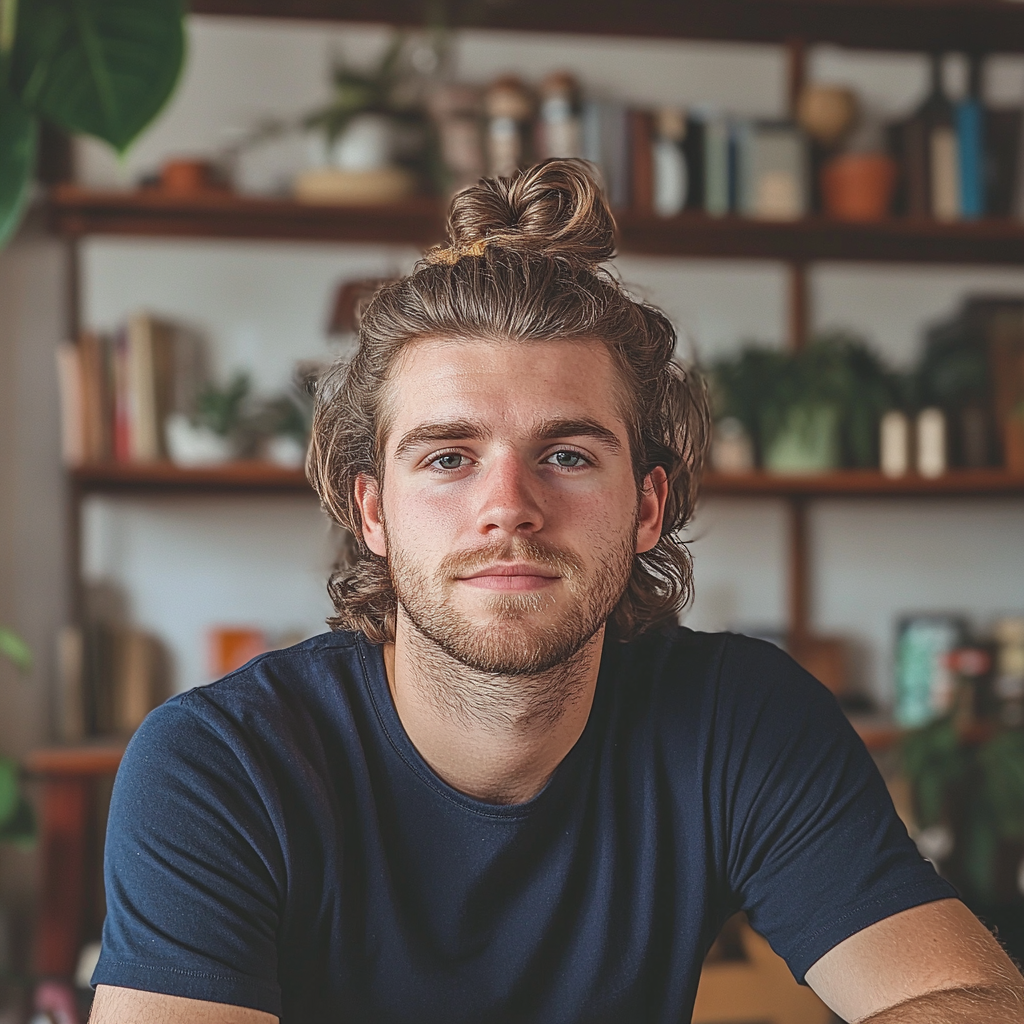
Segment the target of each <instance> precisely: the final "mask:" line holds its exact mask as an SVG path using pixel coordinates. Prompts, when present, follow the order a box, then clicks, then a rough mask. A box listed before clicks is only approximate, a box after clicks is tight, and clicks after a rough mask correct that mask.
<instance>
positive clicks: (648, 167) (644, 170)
mask: <svg viewBox="0 0 1024 1024" xmlns="http://www.w3.org/2000/svg"><path fill="white" fill-rule="evenodd" d="M627 116H628V124H629V143H630V146H629V148H630V185H631V186H632V187H631V192H632V200H633V201H632V203H631V206H632V208H633V212H634V213H637V214H639V215H640V216H645V217H649V216H651V215H652V214H653V212H654V156H653V152H652V146H653V136H654V132H653V125H652V119H651V115H650V114H649V113H648V112H647V111H646V110H630V111H629V113H628V115H627Z"/></svg>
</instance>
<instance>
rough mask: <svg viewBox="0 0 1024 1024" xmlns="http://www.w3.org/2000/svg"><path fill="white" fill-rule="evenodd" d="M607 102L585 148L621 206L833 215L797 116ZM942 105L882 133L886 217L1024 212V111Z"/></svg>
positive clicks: (774, 216) (819, 157)
mask: <svg viewBox="0 0 1024 1024" xmlns="http://www.w3.org/2000/svg"><path fill="white" fill-rule="evenodd" d="M597 109H599V110H601V121H600V123H601V124H604V125H608V127H606V128H605V131H604V134H603V135H600V136H597V137H598V138H599V139H600V140H601V142H600V145H594V146H591V147H589V148H587V149H585V150H584V153H583V155H584V156H585V157H587V158H588V159H591V160H594V161H595V162H596V163H597V164H598V166H599V167H600V168H601V170H602V174H603V176H604V178H605V182H606V187H607V188H608V190H609V195H610V198H611V200H612V202H613V205H615V206H617V207H619V208H620V209H630V210H632V211H634V212H636V213H638V214H656V215H659V216H673V215H675V214H678V213H680V212H681V211H683V210H697V211H702V212H704V213H706V214H710V215H712V216H722V215H725V214H738V215H740V216H747V217H754V218H762V219H770V220H792V219H797V218H799V217H804V216H807V215H809V214H812V213H821V212H823V203H822V198H821V186H820V176H821V171H822V168H823V167H824V165H825V163H826V160H827V157H828V154H826V153H824V152H823V151H822V150H821V148H820V147H819V146H817V145H816V144H815V143H814V142H813V141H812V140H811V139H809V138H808V137H807V135H806V134H805V133H804V132H803V131H802V130H801V128H800V127H799V126H798V125H796V124H795V123H793V122H790V121H784V120H778V121H769V120H751V119H747V118H733V117H728V116H724V115H714V116H707V115H702V114H692V113H691V114H687V113H686V112H684V111H680V110H659V111H643V110H633V109H625V108H618V109H616V108H614V106H609V105H607V104H606V105H603V107H598V108H597ZM935 109H936V108H935V105H934V104H933V105H930V106H929V107H928V109H927V110H926V111H925V112H919V113H917V114H915V115H914V116H912V117H910V118H908V119H906V120H901V121H896V122H893V123H890V124H888V125H885V126H884V129H883V130H882V131H881V132H880V133H879V135H880V137H881V139H882V143H883V145H884V149H882V147H881V146H880V151H881V152H884V153H885V154H886V155H887V156H889V157H890V158H891V159H892V160H893V162H894V168H895V171H896V174H895V188H894V189H893V193H892V197H891V200H890V201H889V202H888V204H887V205H888V210H887V212H888V213H889V214H894V215H906V216H912V217H924V218H933V219H936V220H943V221H953V220H968V219H975V218H978V217H1022V216H1024V160H1022V159H1021V148H1022V143H1024V139H1022V133H1021V126H1022V121H1024V112H1022V111H1021V110H1017V109H1004V110H985V109H984V108H982V107H981V105H980V104H978V103H976V102H973V101H964V102H962V103H960V104H958V105H956V106H954V105H950V106H949V107H948V109H947V113H948V115H949V116H948V118H946V117H942V116H937V115H936V114H935ZM616 118H618V120H619V124H618V125H616V124H615V121H616ZM616 141H617V143H618V145H616V144H615V143H616Z"/></svg>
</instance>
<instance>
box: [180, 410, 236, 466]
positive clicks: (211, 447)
mask: <svg viewBox="0 0 1024 1024" xmlns="http://www.w3.org/2000/svg"><path fill="white" fill-rule="evenodd" d="M164 435H165V437H166V438H167V452H168V454H169V455H170V457H171V461H172V462H173V463H175V465H178V466H217V465H220V464H221V463H223V462H230V461H231V459H233V458H234V455H235V446H234V444H232V442H231V439H230V438H227V437H222V436H221V435H220V434H215V433H214V432H213V431H212V430H210V428H209V427H197V426H195V425H194V424H193V423H192V422H191V420H189V418H188V417H187V416H185V415H184V414H183V413H174V414H172V415H171V416H168V417H167V420H166V422H165V423H164Z"/></svg>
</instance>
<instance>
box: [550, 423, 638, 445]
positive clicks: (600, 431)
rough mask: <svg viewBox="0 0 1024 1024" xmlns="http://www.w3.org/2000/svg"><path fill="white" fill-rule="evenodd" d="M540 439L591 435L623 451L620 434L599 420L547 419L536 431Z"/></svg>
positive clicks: (604, 443)
mask: <svg viewBox="0 0 1024 1024" xmlns="http://www.w3.org/2000/svg"><path fill="white" fill-rule="evenodd" d="M534 436H535V437H536V438H537V440H538V441H554V440H556V439H557V438H560V437H591V438H594V440H596V441H600V442H601V443H602V444H603V445H605V447H607V448H610V449H611V450H612V451H613V452H621V451H622V442H621V441H620V440H619V438H618V436H617V435H616V434H615V433H614V432H613V431H611V430H609V429H608V428H607V427H605V426H602V425H601V424H600V423H598V422H597V420H546V421H545V422H544V423H542V424H541V425H540V426H539V427H538V428H537V430H536V431H535V433H534Z"/></svg>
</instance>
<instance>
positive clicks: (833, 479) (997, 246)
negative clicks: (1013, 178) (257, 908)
mask: <svg viewBox="0 0 1024 1024" xmlns="http://www.w3.org/2000/svg"><path fill="white" fill-rule="evenodd" d="M445 6H446V11H447V17H448V24H449V25H450V26H451V27H455V28H458V27H480V28H488V29H514V30H519V31H539V32H572V33H588V34H595V35H605V36H616V37H626V36H634V37H655V38H687V39H699V40H719V41H730V42H740V43H759V44H766V43H767V44H780V45H783V46H785V47H786V50H787V54H788V68H789V83H788V84H789V95H790V98H791V99H793V98H795V97H796V96H797V95H798V94H799V90H800V87H801V84H802V83H803V81H804V71H805V56H806V52H807V48H808V47H809V46H811V45H813V44H816V43H832V44H837V45H839V46H845V47H861V48H870V49H877V50H890V51H892V50H913V51H919V52H929V51H932V52H938V51H959V52H967V53H990V52H1016V53H1022V52H1024V3H1019V2H1013V0H634V2H632V3H629V4H623V3H621V2H612V0H596V2H595V0H558V2H557V3H552V2H550V0H514V2H513V0H493V2H487V3H480V2H479V0H450V2H449V3H448V4H446V5H445ZM190 9H191V10H192V11H193V12H194V13H198V14H214V15H244V16H257V17H269V18H300V19H301V18H304V19H320V20H341V21H350V22H369V23H378V24H380V23H384V24H390V25H396V26H406V27H422V26H423V24H424V17H425V14H424V12H425V8H424V5H423V3H422V0H192V2H191V4H190ZM49 216H50V221H51V225H52V227H53V230H54V231H55V232H56V233H57V234H59V235H61V236H63V237H64V238H65V239H66V240H67V241H68V250H69V255H70V264H71V273H70V275H69V279H70V289H69V290H70V295H69V317H68V324H67V328H68V334H69V336H74V335H75V334H76V333H77V329H78V326H79V325H78V309H79V305H80V302H79V295H78V280H79V277H78V264H79V261H78V252H79V246H78V243H79V241H80V240H81V239H83V238H85V237H87V236H91V235H107V236H120V237H148V238H165V239H243V240H250V241H271V242H273V241H300V242H323V243H351V242H355V243H362V242H366V243H375V244H403V245H411V246H417V247H420V248H423V247H426V246H428V245H430V244H433V243H436V242H440V241H442V240H443V235H444V212H443V210H442V208H441V205H440V204H439V202H438V201H436V200H434V199H430V198H424V199H419V200H415V201H412V202H408V203H404V204H402V205H400V206H393V207H339V206H313V205H305V204H300V203H296V202H292V201H289V200H285V199H264V198H256V197H248V196H240V195H235V194H232V193H216V194H210V195H206V196H198V197H192V196H189V197H181V196H172V195H167V194H164V193H161V192H160V191H158V190H152V191H134V192H125V191H120V192H113V191H96V190H90V189H85V188H81V187H78V186H75V185H72V184H64V185H59V186H56V187H55V188H53V189H52V191H51V193H50V196H49ZM618 224H619V243H620V247H621V249H622V250H623V251H624V252H631V253H642V254H650V255H662V256H679V257H695V258H705V259H707V258H712V259H713V258H730V259H756V260H778V261H782V262H783V263H784V264H785V265H786V266H787V268H788V270H789V277H790V287H789V313H790V342H791V344H792V345H793V346H794V347H799V346H801V345H802V344H803V343H804V342H805V341H806V337H807V333H808V324H809V323H810V320H811V318H810V315H809V312H808V305H809V303H808V286H807V277H806V271H807V267H808V265H809V264H810V263H812V262H814V261H819V260H828V261H868V262H914V263H936V264H940V263H945V264H951V263H955V264H993V265H1022V264H1024V225H1021V224H1019V223H1013V222H1009V221H999V222H997V221H984V222H977V223H958V224H937V223H935V222H932V221H913V220H908V219H900V220H896V219H894V220H890V221H886V222H884V223H879V224H866V225H854V224H840V223H835V222H832V221H828V220H826V219H824V218H810V219H807V220H803V221H799V222H795V223H769V222H763V221H753V220H747V219H743V218H738V217H724V218H712V217H707V216H703V215H693V214H688V215H685V216H680V217H676V218H671V219H665V220H661V219H657V218H653V217H638V216H635V215H633V214H631V213H629V212H628V211H624V212H621V213H620V214H619V216H618ZM69 485H70V488H71V492H72V497H73V501H72V510H73V515H72V521H71V523H70V524H69V532H70V535H71V545H70V548H71V551H72V559H71V564H72V565H77V564H78V563H77V555H78V521H79V511H80V500H81V499H82V498H83V497H84V496H86V495H114V496H116V495H122V496H126V497H127V496H153V497H156V496H160V495H175V494H188V495H197V496H198V495H211V496H212V495H239V496H246V495H274V494H279V495H303V496H307V497H310V498H312V496H313V493H312V491H311V489H310V487H309V485H308V483H307V481H306V480H305V477H304V475H303V474H302V472H301V471H298V470H286V469H281V468H279V467H275V466H269V465H266V464H262V463H255V462H245V463H236V464H232V465H228V466H222V467H217V468H211V469H192V470H184V469H179V468H177V467H174V466H171V465H168V464H154V465H119V464H110V465H91V466H82V467H79V468H77V469H74V470H72V471H71V472H70V473H69ZM704 494H706V495H708V496H713V497H722V498H759V499H768V498H771V499H777V500H782V501H784V502H785V503H786V506H787V508H788V510H789V520H790V544H789V551H790V562H789V590H790V596H789V621H790V628H791V635H792V638H793V639H794V640H795V641H797V642H799V641H800V640H801V639H806V638H807V637H808V636H809V635H810V620H811V606H812V601H811V597H812V595H811V594H810V589H809V577H810V572H809V542H808V525H807V513H808V507H809V505H810V503H811V502H813V501H816V500H819V499H829V498H836V499H840V498H841V499H852V498H872V499H882V498H885V499H895V498H903V499H910V498H912V499H923V498H942V499H950V498H978V497H988V498H992V497H1001V496H1004V497H1021V496H1024V477H1013V476H1010V475H1008V474H1006V473H1003V472H1000V471H997V470H991V471H988V470H986V471H977V472H955V473H949V474H947V475H945V476H943V477H940V478H938V479H936V480H925V479H922V478H919V477H914V476H908V477H904V478H901V479H899V480H891V479H887V478H885V477H883V476H882V475H881V474H880V473H876V472H852V471H851V472H841V473H829V474H823V475H818V476H800V477H796V476H794V477H782V476H772V475H769V474H766V473H750V474H741V475H736V476H724V475H721V474H714V473H711V474H708V475H707V476H706V477H705V480H704ZM76 580H77V575H76V576H75V577H74V579H73V581H72V586H73V587H74V586H75V585H76ZM856 724H857V728H858V731H859V732H860V733H861V735H862V737H863V738H864V740H865V742H866V743H867V744H868V746H869V747H871V748H873V749H882V748H885V747H888V746H891V745H892V744H893V743H894V742H895V741H896V740H897V739H898V738H899V735H900V732H899V730H898V729H896V728H895V727H894V726H892V725H891V724H890V723H887V722H884V721H883V722H879V721H863V722H858V723H856ZM120 754H121V750H120V748H115V747H105V748H104V747H95V748H87V749H85V750H79V749H73V750H62V749H56V750H46V751H37V752H36V754H34V755H33V756H32V758H30V760H29V762H28V768H29V770H30V771H31V772H32V773H33V774H34V775H36V776H37V777H39V778H41V779H42V780H43V785H44V786H45V794H46V795H45V797H44V837H43V848H44V877H45V883H44V887H43V891H44V894H45V895H44V906H43V908H42V915H41V918H40V927H39V933H38V939H37V942H38V946H37V956H36V961H37V964H36V966H37V969H38V970H40V972H41V973H42V974H49V975H52V976H58V977H60V976H63V977H68V976H70V974H71V973H72V972H73V970H74V964H75V958H76V956H77V949H78V945H77V944H78V942H79V941H80V938H81V935H80V931H81V922H82V920H83V919H84V918H83V914H84V910H83V909H82V908H83V903H82V900H83V893H84V886H85V884H86V882H85V879H86V871H87V867H88V865H87V864H86V857H87V854H86V847H85V838H84V837H85V830H86V823H87V820H88V816H89V806H90V805H89V793H90V786H92V785H93V784H94V783H95V781H96V779H97V778H98V777H101V776H103V775H109V774H110V773H112V772H113V771H114V770H115V769H116V765H117V763H118V761H119V759H120Z"/></svg>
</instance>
